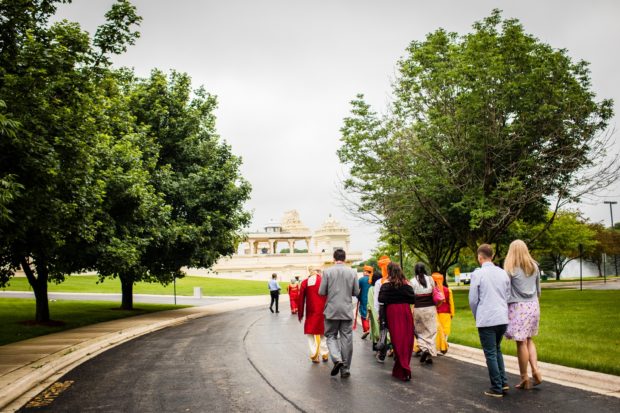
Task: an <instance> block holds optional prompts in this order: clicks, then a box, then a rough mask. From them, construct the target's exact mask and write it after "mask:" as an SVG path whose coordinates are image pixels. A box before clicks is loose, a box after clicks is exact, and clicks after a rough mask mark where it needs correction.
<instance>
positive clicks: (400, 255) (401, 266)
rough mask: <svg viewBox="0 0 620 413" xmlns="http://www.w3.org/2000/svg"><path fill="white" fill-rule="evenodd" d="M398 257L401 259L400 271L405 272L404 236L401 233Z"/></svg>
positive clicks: (399, 235) (399, 234)
mask: <svg viewBox="0 0 620 413" xmlns="http://www.w3.org/2000/svg"><path fill="white" fill-rule="evenodd" d="M398 255H399V257H400V269H401V270H403V271H405V268H404V267H403V236H402V235H401V233H400V232H399V233H398Z"/></svg>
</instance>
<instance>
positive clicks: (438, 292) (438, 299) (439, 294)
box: [433, 286, 446, 305]
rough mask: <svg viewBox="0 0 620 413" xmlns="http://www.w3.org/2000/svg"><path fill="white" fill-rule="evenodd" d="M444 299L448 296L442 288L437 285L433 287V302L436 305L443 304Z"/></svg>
mask: <svg viewBox="0 0 620 413" xmlns="http://www.w3.org/2000/svg"><path fill="white" fill-rule="evenodd" d="M444 301H446V297H445V296H444V294H443V291H442V288H439V287H437V286H435V287H434V288H433V302H434V303H435V305H441V304H442V303H443V302H444Z"/></svg>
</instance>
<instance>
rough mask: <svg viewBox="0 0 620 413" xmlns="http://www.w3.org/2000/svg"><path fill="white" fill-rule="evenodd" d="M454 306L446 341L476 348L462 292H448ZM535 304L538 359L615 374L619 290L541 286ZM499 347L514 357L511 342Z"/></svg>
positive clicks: (619, 355) (619, 345) (618, 371)
mask: <svg viewBox="0 0 620 413" xmlns="http://www.w3.org/2000/svg"><path fill="white" fill-rule="evenodd" d="M454 305H455V310H456V314H455V316H454V319H453V320H452V334H451V335H450V342H453V343H458V344H463V345H466V346H471V347H477V348H480V341H479V339H478V331H477V329H476V325H475V322H474V318H473V316H472V314H471V311H470V309H469V303H468V291H466V290H456V291H454ZM540 305H541V321H540V329H539V335H538V336H536V337H535V338H534V342H535V343H536V348H537V350H538V359H539V360H540V361H546V362H549V363H555V364H561V365H564V366H569V367H576V368H580V369H586V370H593V371H599V372H602V373H609V374H615V375H620V363H619V362H618V360H620V316H619V315H620V290H584V291H578V290H563V289H558V290H556V289H545V290H544V291H543V293H542V297H541V299H540ZM502 352H504V354H510V355H513V356H516V354H517V353H516V344H515V342H514V341H510V340H507V339H504V341H503V343H502ZM544 374H545V373H544V372H543V376H544Z"/></svg>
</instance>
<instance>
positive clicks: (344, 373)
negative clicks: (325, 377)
mask: <svg viewBox="0 0 620 413" xmlns="http://www.w3.org/2000/svg"><path fill="white" fill-rule="evenodd" d="M350 376H351V372H350V371H349V370H348V369H347V370H345V369H344V368H343V369H342V370H340V377H341V378H343V379H346V378H347V377H350Z"/></svg>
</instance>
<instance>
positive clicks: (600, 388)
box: [446, 343, 620, 398]
mask: <svg viewBox="0 0 620 413" xmlns="http://www.w3.org/2000/svg"><path fill="white" fill-rule="evenodd" d="M446 356H447V357H451V358H454V359H456V360H460V361H464V362H467V363H472V364H476V365H479V366H484V367H486V360H485V357H484V353H483V352H482V350H481V349H477V348H473V347H467V346H463V345H460V344H453V343H450V347H449V350H448V352H447V353H446ZM504 363H505V365H506V371H508V372H509V373H513V374H517V375H518V374H519V364H518V360H517V357H515V356H508V355H504ZM538 367H539V369H540V371H541V373H542V376H543V384H544V381H548V382H551V383H556V384H560V385H563V386H567V387H572V388H576V389H581V390H586V391H589V392H592V393H597V394H602V395H605V396H612V397H617V398H620V376H614V375H612V374H605V373H598V372H594V371H589V370H582V369H576V368H573V367H566V366H561V365H558V364H551V363H546V362H538Z"/></svg>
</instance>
